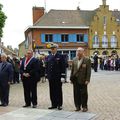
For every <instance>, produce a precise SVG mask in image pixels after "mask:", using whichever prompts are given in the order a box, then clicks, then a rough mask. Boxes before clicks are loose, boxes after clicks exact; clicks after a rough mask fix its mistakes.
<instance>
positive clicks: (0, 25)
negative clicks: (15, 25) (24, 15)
mask: <svg viewBox="0 0 120 120" xmlns="http://www.w3.org/2000/svg"><path fill="white" fill-rule="evenodd" d="M2 8H3V5H2V4H0V38H1V37H2V36H3V27H4V25H5V20H6V18H7V17H6V15H5V13H4V12H3V11H2Z"/></svg>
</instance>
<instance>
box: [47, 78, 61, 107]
mask: <svg viewBox="0 0 120 120" xmlns="http://www.w3.org/2000/svg"><path fill="white" fill-rule="evenodd" d="M49 91H50V100H51V104H52V106H54V107H57V106H62V104H63V95H62V82H61V80H60V79H50V80H49Z"/></svg>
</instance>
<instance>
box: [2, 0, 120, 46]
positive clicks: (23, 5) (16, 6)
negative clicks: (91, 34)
mask: <svg viewBox="0 0 120 120" xmlns="http://www.w3.org/2000/svg"><path fill="white" fill-rule="evenodd" d="M0 3H1V4H2V5H3V12H4V13H5V14H6V16H7V20H6V23H5V27H4V29H3V32H4V33H3V37H2V42H4V45H5V46H7V45H11V46H12V47H13V48H18V45H19V44H20V43H21V42H22V41H24V40H25V37H24V31H25V30H26V28H27V27H28V26H31V25H32V7H33V6H37V7H45V8H46V11H47V12H48V11H49V10H50V9H57V10H58V9H63V10H66V9H68V10H75V9H76V8H77V6H79V7H80V9H81V10H94V9H96V8H98V7H99V5H102V0H0ZM45 3H46V4H45ZM106 3H107V5H109V9H110V10H114V9H118V10H120V8H119V0H106Z"/></svg>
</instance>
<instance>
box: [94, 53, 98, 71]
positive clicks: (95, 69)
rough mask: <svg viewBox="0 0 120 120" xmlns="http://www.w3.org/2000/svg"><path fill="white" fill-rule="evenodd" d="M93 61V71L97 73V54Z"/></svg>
mask: <svg viewBox="0 0 120 120" xmlns="http://www.w3.org/2000/svg"><path fill="white" fill-rule="evenodd" d="M93 59H94V71H95V72H97V71H98V70H97V69H98V55H97V53H95V55H94V57H93Z"/></svg>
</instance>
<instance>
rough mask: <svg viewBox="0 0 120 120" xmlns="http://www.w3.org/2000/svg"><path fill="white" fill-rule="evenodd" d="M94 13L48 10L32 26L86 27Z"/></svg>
mask: <svg viewBox="0 0 120 120" xmlns="http://www.w3.org/2000/svg"><path fill="white" fill-rule="evenodd" d="M94 15H95V11H83V10H50V11H49V12H48V13H46V14H44V15H43V16H42V17H41V18H40V19H39V20H38V21H37V22H36V23H35V24H34V26H88V25H90V22H91V21H92V19H93V16H94Z"/></svg>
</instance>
